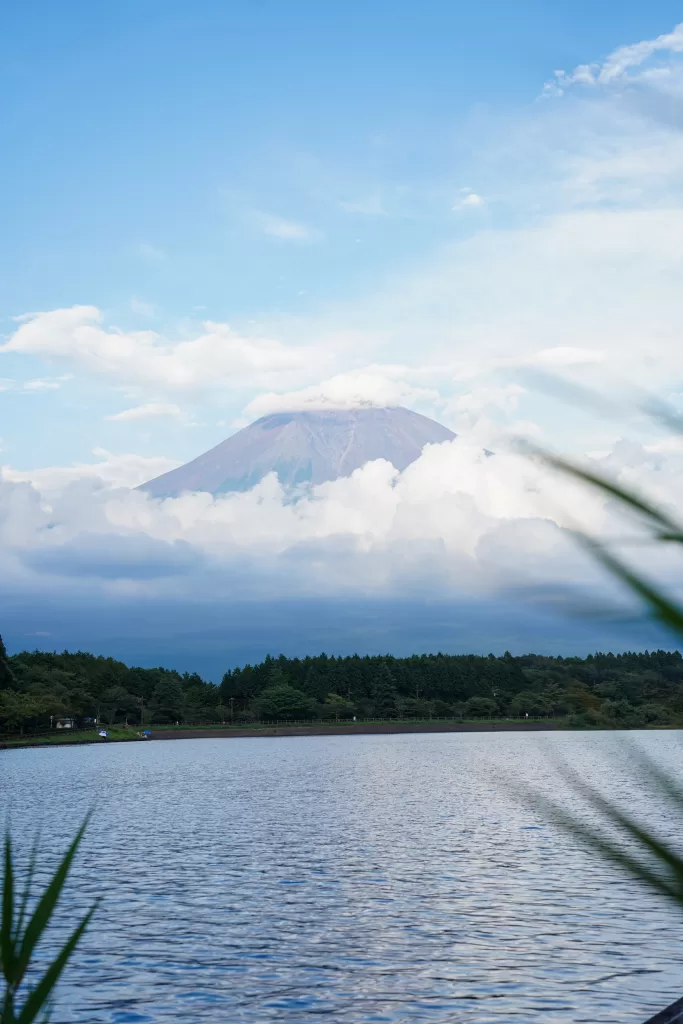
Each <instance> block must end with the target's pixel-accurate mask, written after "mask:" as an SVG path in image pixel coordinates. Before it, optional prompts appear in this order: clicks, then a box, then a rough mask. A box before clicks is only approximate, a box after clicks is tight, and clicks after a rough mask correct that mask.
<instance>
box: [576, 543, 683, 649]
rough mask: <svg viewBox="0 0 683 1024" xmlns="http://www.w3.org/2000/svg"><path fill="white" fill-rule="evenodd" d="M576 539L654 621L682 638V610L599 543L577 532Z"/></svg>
mask: <svg viewBox="0 0 683 1024" xmlns="http://www.w3.org/2000/svg"><path fill="white" fill-rule="evenodd" d="M575 536H576V539H577V540H578V541H579V543H580V544H582V545H583V547H585V548H586V549H587V550H588V551H590V553H591V554H592V555H593V556H594V557H595V558H596V559H597V561H599V562H600V563H601V564H602V565H603V566H604V567H605V568H606V569H608V570H609V571H610V572H611V573H612V575H613V576H615V577H616V578H617V579H619V580H621V582H622V583H625V584H626V586H627V587H628V588H629V590H631V591H632V592H633V593H634V594H637V595H638V597H640V598H641V599H642V600H643V601H644V602H645V604H647V605H648V606H649V608H650V611H651V612H652V614H653V615H654V617H655V618H656V619H659V621H660V622H662V623H664V624H665V625H667V626H669V627H670V628H671V629H673V630H674V631H675V632H676V633H678V634H679V635H680V636H683V608H681V606H680V605H678V604H676V603H675V602H674V601H672V600H671V599H670V598H668V597H667V596H666V595H665V594H663V593H662V591H661V590H659V589H658V588H657V587H655V586H654V585H653V584H651V583H648V582H647V580H644V579H643V578H642V576H640V575H638V573H637V572H635V571H634V570H633V569H630V568H629V567H628V566H627V565H625V564H624V562H622V561H621V560H620V559H619V558H617V557H616V555H613V554H612V553H611V552H610V551H608V550H607V549H606V548H605V547H604V545H602V544H600V543H599V541H597V540H595V539H593V538H592V537H589V536H588V535H587V534H585V533H579V532H577V533H576V534H575Z"/></svg>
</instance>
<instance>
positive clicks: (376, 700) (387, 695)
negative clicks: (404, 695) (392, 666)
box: [372, 664, 396, 718]
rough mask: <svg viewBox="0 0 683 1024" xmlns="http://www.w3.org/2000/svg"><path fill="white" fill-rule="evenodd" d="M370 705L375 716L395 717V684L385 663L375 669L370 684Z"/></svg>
mask: <svg viewBox="0 0 683 1024" xmlns="http://www.w3.org/2000/svg"><path fill="white" fill-rule="evenodd" d="M372 706H373V710H374V713H375V716H376V717H377V718H395V717H396V685H395V683H394V677H393V676H392V674H391V672H390V671H389V668H388V667H387V665H386V664H382V665H380V666H379V668H378V669H377V674H376V676H375V679H374V682H373V684H372Z"/></svg>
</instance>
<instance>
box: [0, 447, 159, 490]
mask: <svg viewBox="0 0 683 1024" xmlns="http://www.w3.org/2000/svg"><path fill="white" fill-rule="evenodd" d="M92 454H93V455H94V456H95V457H96V458H97V460H98V461H97V462H91V463H90V462H77V463H74V464H73V465H71V466H50V467H46V468H44V469H31V470H18V469H12V468H11V467H10V466H0V477H1V478H2V479H4V480H5V481H7V482H9V483H26V484H31V485H32V486H33V488H34V489H35V491H36V492H41V493H43V494H52V493H54V492H60V491H63V490H64V488H65V487H67V486H68V485H69V484H71V483H75V482H77V481H91V482H93V483H95V484H96V485H99V486H108V487H137V486H138V484H143V483H145V481H146V480H152V479H154V477H156V476H159V475H160V474H161V473H167V472H168V471H169V470H171V469H175V467H176V466H177V465H178V462H177V461H176V460H175V459H167V458H163V457H160V456H154V457H149V456H144V455H133V454H124V455H115V454H112V452H108V451H107V450H106V449H104V448H95V449H93V453H92Z"/></svg>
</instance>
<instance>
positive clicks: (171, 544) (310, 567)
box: [0, 441, 683, 599]
mask: <svg viewBox="0 0 683 1024" xmlns="http://www.w3.org/2000/svg"><path fill="white" fill-rule="evenodd" d="M97 454H98V455H99V457H100V460H101V461H100V462H99V463H98V464H94V465H88V466H75V467H69V468H68V469H62V470H51V471H38V472H35V473H33V474H21V473H16V472H12V471H9V470H5V471H4V473H3V474H2V478H0V552H2V555H1V557H2V559H3V562H4V563H7V561H8V560H13V562H14V564H15V566H16V567H21V566H22V565H23V566H25V567H28V570H30V571H31V572H32V573H34V574H35V573H39V574H40V573H43V574H48V575H50V576H55V575H57V576H59V577H60V578H69V579H71V580H72V584H70V585H72V586H77V585H79V580H78V574H79V571H80V570H79V567H83V575H84V577H85V576H87V578H88V579H91V578H92V577H93V575H96V574H97V573H98V572H99V573H100V575H102V577H103V582H102V586H103V587H105V588H109V589H111V588H112V587H115V586H117V585H118V584H117V582H116V581H117V579H119V580H120V579H126V578H129V577H131V576H133V577H135V578H141V577H144V580H143V582H140V583H139V586H140V587H142V588H143V589H142V590H140V591H139V592H140V593H148V594H149V595H150V596H152V595H153V594H155V593H161V592H162V591H160V590H159V589H158V588H159V587H160V586H162V587H163V594H164V595H169V594H170V593H171V591H170V590H169V588H171V589H172V588H173V586H174V583H173V577H174V574H177V573H178V574H180V576H179V582H178V584H177V586H178V588H179V589H178V592H179V593H181V594H182V595H183V596H185V597H186V598H187V599H190V598H191V597H192V596H193V595H197V596H198V595H205V594H206V587H207V581H208V583H209V584H210V586H211V593H212V595H215V596H219V595H220V594H221V593H225V592H227V591H228V590H229V588H234V580H235V578H236V577H235V572H237V571H239V573H240V581H241V582H240V593H243V594H244V595H245V596H246V595H248V594H252V595H253V594H257V593H260V594H264V593H267V594H269V595H270V596H276V595H281V596H282V595H285V594H291V593H294V592H296V593H299V594H302V593H308V594H313V593H321V592H333V593H337V594H341V593H344V592H346V593H349V594H352V593H363V594H365V595H366V596H367V594H369V593H373V592H374V593H376V594H385V595H388V594H392V593H396V589H397V588H400V589H401V592H402V593H404V594H409V593H410V592H411V591H414V590H415V589H418V590H420V589H426V591H427V592H429V594H430V595H432V596H433V595H435V594H437V593H444V592H447V593H450V594H453V595H455V594H458V593H468V594H470V595H473V594H474V593H477V592H478V593H480V594H495V593H497V592H499V591H500V590H503V591H504V590H505V589H506V588H508V587H511V586H514V587H519V586H522V585H528V586H547V585H550V584H552V585H558V586H562V587H566V586H570V585H572V584H580V585H585V584H593V583H594V582H595V581H596V579H597V578H599V576H598V574H597V573H596V571H595V569H594V568H593V567H592V566H591V565H590V564H589V563H588V562H587V561H586V560H585V559H583V558H582V557H581V556H580V554H579V553H578V552H577V550H576V549H575V548H574V546H573V545H572V543H571V541H570V539H569V538H568V536H567V535H566V533H565V531H564V527H565V526H573V524H574V522H575V521H579V522H581V523H582V524H584V525H585V526H587V527H588V528H589V529H591V530H592V531H594V532H597V533H602V534H603V535H605V534H606V535H610V534H611V535H623V533H624V527H625V523H624V521H623V520H621V519H619V518H618V517H615V515H614V513H613V511H612V509H611V507H610V504H609V502H606V501H605V500H604V499H603V498H602V497H600V496H598V495H596V494H589V493H587V492H586V491H585V490H584V489H583V488H582V487H580V486H578V485H576V484H575V483H573V482H572V481H570V480H567V479H563V478H557V477H555V476H551V475H550V474H549V473H548V471H546V470H544V469H543V468H542V467H540V466H538V465H536V464H535V463H533V462H529V461H527V460H525V459H522V458H521V457H519V456H516V455H508V454H505V453H499V454H497V455H496V456H495V458H491V459H487V458H485V457H484V455H483V453H482V451H481V449H480V448H478V447H476V446H472V445H467V444H465V443H464V442H462V441H455V442H447V443H445V444H440V445H431V446H427V447H426V448H425V450H424V452H423V455H422V457H421V458H420V459H419V460H418V461H417V462H415V463H413V464H412V465H411V466H409V467H408V468H407V469H406V470H405V471H404V472H403V473H398V472H397V471H396V470H395V469H394V468H393V467H392V466H391V465H389V464H388V463H387V462H385V461H382V460H379V461H376V462H371V463H368V464H366V465H365V466H364V467H363V468H362V469H360V470H357V471H356V472H355V473H354V474H353V475H352V476H351V477H348V478H345V479H340V480H336V481H331V482H329V483H326V484H322V485H319V486H317V487H314V488H312V489H311V492H310V494H306V495H304V496H303V497H300V498H298V499H297V500H295V501H292V500H291V496H289V495H287V494H285V493H284V492H283V490H282V488H281V487H280V485H279V484H278V482H277V480H276V479H275V477H274V476H272V475H271V476H270V477H268V478H266V479H265V480H263V481H262V482H261V483H260V484H259V485H258V486H257V487H256V488H254V489H253V490H252V491H250V492H247V493H240V494H230V495H224V496H221V497H217V498H212V497H211V495H208V494H194V495H185V496H183V497H181V498H176V499H165V500H157V499H152V498H150V497H149V495H147V494H145V493H143V492H139V491H129V490H122V489H121V487H122V484H123V482H124V480H126V481H128V482H129V483H131V484H132V483H138V482H140V479H141V478H142V479H144V478H147V477H148V476H151V475H154V473H156V472H161V471H162V470H163V469H165V468H168V467H167V466H162V465H154V466H152V464H151V463H152V462H153V460H149V459H139V458H137V459H136V458H135V457H134V456H112V455H110V454H109V453H106V452H101V451H99V452H98V453H97ZM162 461H163V460H159V462H162ZM603 465H605V466H607V467H608V468H609V469H610V471H611V472H613V473H614V474H615V476H616V477H617V478H618V479H620V480H622V481H624V482H627V483H629V484H630V485H631V486H641V487H644V488H645V489H647V490H648V491H652V490H654V491H655V493H657V494H658V496H659V497H660V498H661V500H663V501H665V502H669V503H672V504H675V503H678V502H680V500H681V499H682V498H683V473H682V472H681V470H682V469H683V454H681V453H676V452H673V453H661V452H658V453H651V452H648V451H646V450H645V449H644V448H642V447H640V446H639V445H633V444H627V443H624V442H622V443H620V444H619V445H617V446H616V447H615V449H614V450H613V451H612V452H611V453H610V455H609V458H608V459H607V460H605V462H604V463H603ZM29 480H30V481H31V482H32V483H33V484H34V487H33V488H32V487H29V486H28V481H29ZM103 482H105V483H108V484H110V485H111V486H109V487H107V486H103ZM35 488H38V490H36V489H35ZM638 551H639V549H637V548H635V549H633V551H632V552H631V555H632V557H635V558H636V559H637V558H638V557H639V554H638ZM149 558H151V559H152V561H153V563H154V565H153V566H152V568H151V569H149V571H147V570H146V569H145V564H146V562H147V561H148V560H149ZM165 559H166V560H167V565H166V567H164V560H165ZM643 559H644V560H645V562H646V563H647V568H648V569H649V570H650V571H659V570H660V569H661V572H662V574H663V575H664V577H665V578H669V579H673V580H676V579H677V576H678V570H677V567H676V566H674V565H673V564H672V560H671V557H670V555H669V554H667V556H666V559H665V560H664V561H663V562H662V563H661V564H660V562H659V561H657V559H656V557H655V556H653V554H652V552H651V551H647V552H645V554H644V555H643ZM86 563H87V565H86ZM17 571H20V569H19V568H17ZM145 573H146V574H147V576H145ZM147 577H149V579H147ZM159 579H162V580H163V583H162V584H159V582H158V580H159ZM82 582H83V581H82V580H81V583H82ZM88 585H89V584H88Z"/></svg>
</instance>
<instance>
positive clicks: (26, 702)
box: [0, 690, 45, 735]
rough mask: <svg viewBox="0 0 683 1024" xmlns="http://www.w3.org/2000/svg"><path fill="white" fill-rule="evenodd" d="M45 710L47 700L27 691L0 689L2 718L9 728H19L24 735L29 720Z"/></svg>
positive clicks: (0, 718)
mask: <svg viewBox="0 0 683 1024" xmlns="http://www.w3.org/2000/svg"><path fill="white" fill-rule="evenodd" d="M44 711H45V702H44V701H42V700H40V699H39V698H37V697H31V696H30V695H29V694H27V693H17V692H16V691H13V690H3V691H0V720H2V721H4V723H5V724H6V725H7V727H8V729H10V730H13V729H18V730H19V732H20V733H21V734H22V735H23V733H24V728H25V726H26V723H27V722H30V721H31V719H33V718H37V717H38V716H39V715H41V714H43V713H44Z"/></svg>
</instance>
